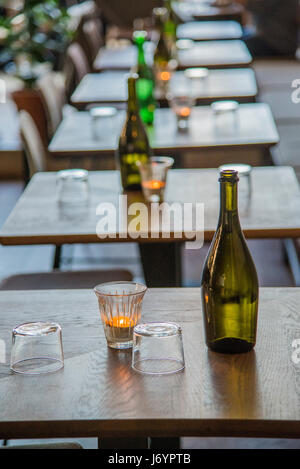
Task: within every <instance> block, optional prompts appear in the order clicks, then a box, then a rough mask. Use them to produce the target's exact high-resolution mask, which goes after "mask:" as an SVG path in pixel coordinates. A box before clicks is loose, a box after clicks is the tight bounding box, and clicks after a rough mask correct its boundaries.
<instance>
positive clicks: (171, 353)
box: [132, 322, 185, 375]
mask: <svg viewBox="0 0 300 469" xmlns="http://www.w3.org/2000/svg"><path fill="white" fill-rule="evenodd" d="M184 367H185V362H184V352H183V344H182V331H181V327H180V326H179V325H178V324H175V323H173V322H149V323H145V324H138V325H137V326H136V327H135V328H134V332H133V349H132V368H133V369H134V370H136V371H139V372H140V373H146V374H156V375H161V374H170V373H176V372H178V371H181V370H183V369H184Z"/></svg>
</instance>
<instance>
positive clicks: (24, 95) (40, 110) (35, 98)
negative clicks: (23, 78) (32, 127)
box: [11, 88, 48, 148]
mask: <svg viewBox="0 0 300 469" xmlns="http://www.w3.org/2000/svg"><path fill="white" fill-rule="evenodd" d="M11 96H12V98H13V100H14V102H15V104H16V106H17V108H18V110H19V111H21V110H24V111H27V112H28V113H29V114H30V115H31V117H32V118H33V120H34V122H35V124H36V126H37V128H38V131H39V134H40V136H41V138H42V140H43V143H44V145H45V147H46V148H47V146H48V134H47V116H46V112H45V108H44V105H43V100H42V97H41V95H40V93H39V92H38V91H37V90H34V89H32V88H23V89H22V90H18V91H13V92H12V93H11Z"/></svg>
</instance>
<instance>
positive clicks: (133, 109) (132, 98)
mask: <svg viewBox="0 0 300 469" xmlns="http://www.w3.org/2000/svg"><path fill="white" fill-rule="evenodd" d="M127 112H128V114H138V112H139V107H138V100H137V93H136V80H134V79H132V78H129V80H128V104H127Z"/></svg>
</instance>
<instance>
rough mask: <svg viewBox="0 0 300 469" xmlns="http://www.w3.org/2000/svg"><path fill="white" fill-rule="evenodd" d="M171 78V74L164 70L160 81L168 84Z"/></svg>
mask: <svg viewBox="0 0 300 469" xmlns="http://www.w3.org/2000/svg"><path fill="white" fill-rule="evenodd" d="M170 78H171V73H170V72H168V71H167V70H164V71H163V72H161V73H160V79H161V81H164V82H167V81H169V80H170Z"/></svg>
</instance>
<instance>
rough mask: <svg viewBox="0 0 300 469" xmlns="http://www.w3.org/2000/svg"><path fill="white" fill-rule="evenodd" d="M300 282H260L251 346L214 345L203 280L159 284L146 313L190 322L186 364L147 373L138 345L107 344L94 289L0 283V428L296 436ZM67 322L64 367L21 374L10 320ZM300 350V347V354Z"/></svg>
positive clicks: (56, 433) (32, 432)
mask: <svg viewBox="0 0 300 469" xmlns="http://www.w3.org/2000/svg"><path fill="white" fill-rule="evenodd" d="M299 305H300V289H299V288H262V289H261V290H260V302H259V316H258V340H257V345H256V347H255V350H254V351H252V352H250V353H248V354H241V355H231V356H230V355H222V354H216V353H213V352H209V351H208V350H207V348H206V346H205V343H204V334H203V325H202V311H201V301H200V291H199V289H198V288H193V289H190V288H181V289H179V288H178V289H175V288H172V289H153V290H149V291H148V292H147V293H146V295H145V298H144V303H143V312H142V320H144V321H161V320H162V321H174V322H177V323H179V324H180V325H181V326H182V330H183V345H184V353H185V362H186V368H185V370H184V371H182V372H179V373H177V374H173V375H165V376H160V377H159V376H149V375H142V374H138V373H136V372H134V371H133V370H132V369H131V367H130V360H131V352H130V351H128V352H125V351H124V352H117V351H114V350H111V349H108V348H107V346H106V342H105V338H104V333H103V330H102V326H101V320H100V315H99V312H98V305H97V300H96V297H95V295H94V293H93V291H91V290H77V291H76V290H58V291H55V290H52V291H25V292H22V291H20V292H18V291H11V292H10V291H8V292H0V310H1V312H2V317H1V325H0V338H1V339H2V340H3V341H5V343H6V345H7V354H6V357H7V358H6V360H7V361H6V363H5V364H1V365H0V371H1V374H0V396H1V406H0V434H1V436H2V438H35V437H38V438H42V437H95V436H99V435H101V437H103V438H105V437H110V438H114V437H124V438H130V437H142V436H153V437H155V436H157V437H178V436H236V437H242V436H245V437H277V438H278V437H281V438H283V437H292V438H299V435H300V405H299V404H300V402H299V398H300V397H299V396H300V388H299V386H300V384H299V379H298V376H299V367H300V364H295V363H293V360H292V353H293V351H295V350H296V349H295V348H293V347H292V342H293V341H294V340H295V339H298V340H299V330H300V313H299V310H300V308H299ZM41 320H53V321H57V322H59V323H60V324H61V326H62V331H63V346H64V353H65V367H64V369H63V370H61V371H59V372H57V373H54V374H50V375H45V376H35V377H33V376H32V377H23V376H18V375H13V374H11V372H10V371H9V368H8V360H9V354H10V340H11V330H12V328H13V327H14V326H16V325H17V324H20V323H23V322H28V321H41ZM298 356H299V354H298Z"/></svg>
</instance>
